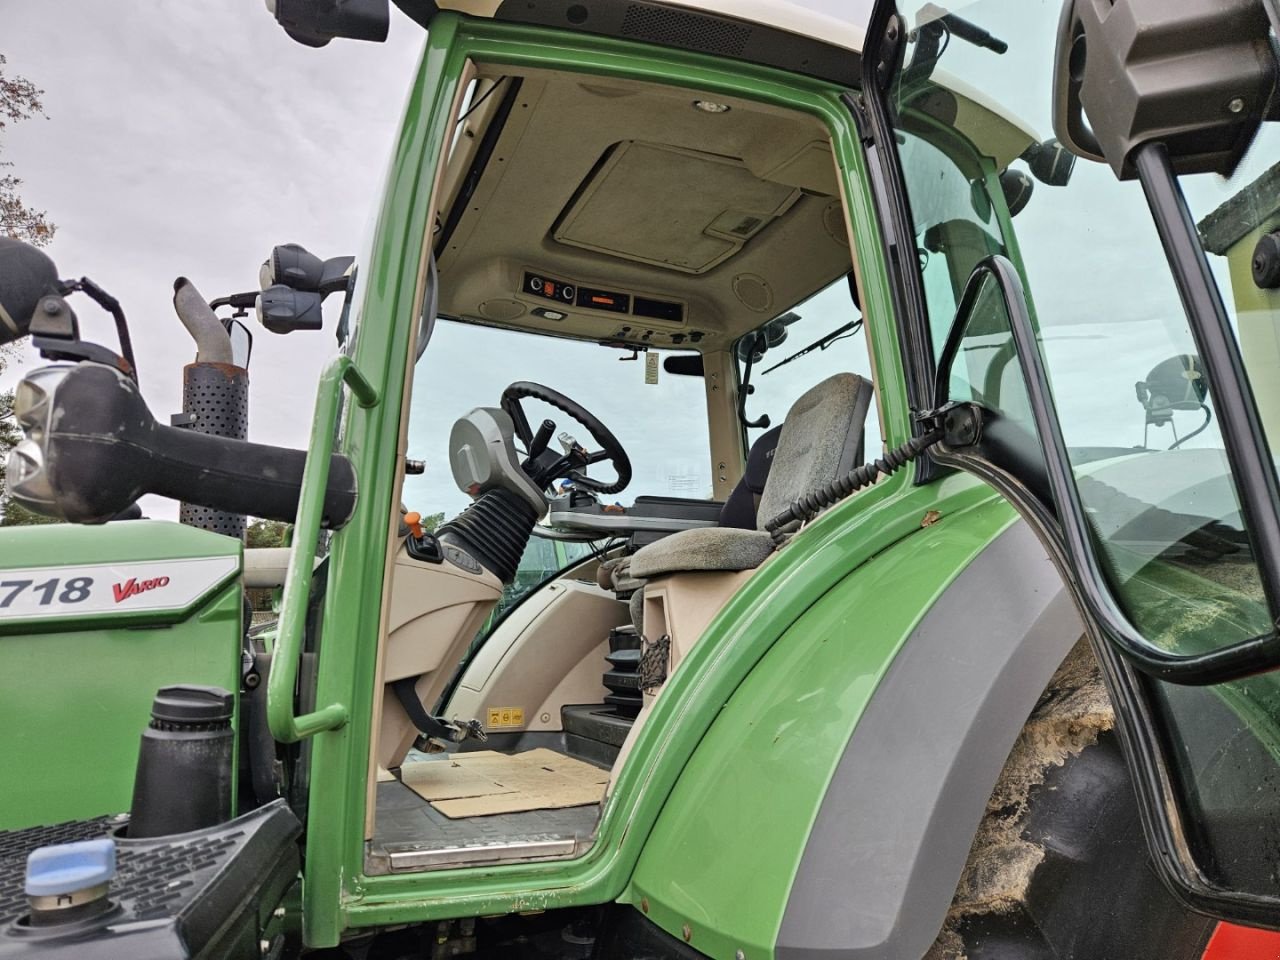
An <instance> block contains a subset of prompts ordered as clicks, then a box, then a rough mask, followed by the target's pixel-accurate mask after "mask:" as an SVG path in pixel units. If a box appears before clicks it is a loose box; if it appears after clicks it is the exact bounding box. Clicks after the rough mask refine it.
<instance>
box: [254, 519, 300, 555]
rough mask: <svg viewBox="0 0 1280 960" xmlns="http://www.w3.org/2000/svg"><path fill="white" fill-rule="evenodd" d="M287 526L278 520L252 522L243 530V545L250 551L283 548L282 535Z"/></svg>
mask: <svg viewBox="0 0 1280 960" xmlns="http://www.w3.org/2000/svg"><path fill="white" fill-rule="evenodd" d="M288 529H289V524H287V523H281V522H280V521H279V520H254V521H253V522H252V523H250V524H249V526H248V527H246V528H245V531H244V545H245V546H246V547H249V548H251V549H256V548H258V547H283V546H284V545H285V542H284V535H285V533H286V532H287V531H288Z"/></svg>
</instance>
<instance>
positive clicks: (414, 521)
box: [404, 510, 422, 540]
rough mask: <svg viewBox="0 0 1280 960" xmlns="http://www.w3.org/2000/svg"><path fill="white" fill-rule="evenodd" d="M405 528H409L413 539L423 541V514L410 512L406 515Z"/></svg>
mask: <svg viewBox="0 0 1280 960" xmlns="http://www.w3.org/2000/svg"><path fill="white" fill-rule="evenodd" d="M404 522H405V526H407V527H408V528H409V533H410V535H412V537H413V539H415V540H421V539H422V514H420V513H419V512H418V511H417V510H410V511H409V512H408V513H406V514H405V515H404Z"/></svg>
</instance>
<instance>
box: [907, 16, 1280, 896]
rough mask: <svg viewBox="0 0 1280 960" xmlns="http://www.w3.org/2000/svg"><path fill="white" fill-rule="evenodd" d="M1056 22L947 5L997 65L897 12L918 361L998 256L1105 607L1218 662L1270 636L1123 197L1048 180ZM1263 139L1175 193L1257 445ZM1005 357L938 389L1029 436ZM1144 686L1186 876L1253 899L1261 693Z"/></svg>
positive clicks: (1270, 796)
mask: <svg viewBox="0 0 1280 960" xmlns="http://www.w3.org/2000/svg"><path fill="white" fill-rule="evenodd" d="M1060 6H1061V5H1060V4H1046V3H1026V2H1021V0H1020V2H1016V3H1015V2H1008V0H983V2H978V3H970V4H959V5H954V6H952V7H951V9H952V12H953V13H956V14H958V15H960V16H962V17H964V18H965V19H968V20H969V21H971V22H973V23H975V24H977V25H979V26H981V27H982V28H984V29H986V30H989V31H990V32H991V33H992V34H994V35H995V36H997V37H998V38H999V39H1000V40H1002V41H1004V42H1005V43H1007V44H1008V49H1007V51H1006V52H1005V53H1003V54H997V53H995V52H994V51H992V50H990V49H985V48H981V47H978V46H975V45H973V44H971V43H969V42H967V41H965V40H964V39H963V38H961V37H958V36H954V35H949V33H948V35H946V36H944V37H943V38H942V42H940V43H938V44H936V45H935V46H934V47H933V49H935V50H940V51H941V53H940V55H938V56H936V57H934V58H929V57H928V56H927V46H928V45H927V44H924V43H920V42H919V41H920V40H921V39H922V38H924V37H926V36H927V34H928V32H929V31H930V30H937V26H936V23H935V24H934V26H932V27H931V26H930V23H931V22H932V21H931V16H932V15H933V14H931V12H930V11H938V8H936V7H935V6H933V5H930V4H925V5H921V4H918V3H911V4H906V5H903V6H902V7H901V8H900V9H902V12H903V13H904V14H905V15H906V18H907V21H908V25H909V27H910V28H911V30H912V32H911V34H909V36H910V37H912V38H913V39H914V40H915V41H916V42H913V43H910V44H909V45H908V50H907V55H906V56H907V65H906V67H905V69H904V70H903V71H901V73H900V74H899V77H898V79H897V82H896V85H895V88H894V89H893V91H892V97H891V99H892V105H893V108H894V110H895V111H896V123H897V125H898V127H899V131H898V132H899V138H900V156H901V162H902V166H903V170H904V173H905V176H906V181H907V189H908V194H909V202H910V206H911V209H912V213H913V220H914V225H915V231H916V244H917V247H918V248H919V250H920V253H919V256H920V259H921V265H922V271H923V278H924V287H925V294H926V298H927V302H928V309H929V319H930V326H931V330H932V339H933V341H934V344H935V349H937V345H938V344H940V343H941V342H942V340H943V339H944V338H945V332H946V328H947V327H948V326H949V324H950V317H951V314H952V312H953V311H954V307H955V304H956V302H957V301H958V300H959V297H960V293H961V290H962V287H963V284H964V282H965V278H966V277H967V275H968V274H967V271H968V269H969V268H970V267H971V266H972V264H973V263H974V262H976V261H977V259H980V257H981V256H984V255H986V253H994V252H1001V253H1003V254H1005V255H1006V256H1008V257H1009V258H1010V259H1011V260H1012V261H1013V262H1014V263H1015V264H1017V265H1018V267H1019V269H1020V270H1021V272H1022V274H1023V279H1024V282H1025V285H1026V288H1027V296H1028V299H1029V303H1028V305H1027V306H1028V309H1029V310H1030V311H1031V314H1032V318H1033V320H1034V322H1035V324H1036V326H1037V328H1038V332H1039V341H1040V349H1041V352H1042V354H1043V356H1044V359H1045V362H1046V365H1047V367H1048V371H1049V375H1050V379H1051V381H1052V387H1053V394H1054V399H1055V403H1056V407H1057V412H1058V416H1059V419H1060V421H1061V425H1062V431H1063V434H1064V437H1065V439H1066V442H1067V445H1068V448H1069V455H1070V458H1071V466H1072V468H1073V470H1074V473H1075V476H1076V480H1077V486H1078V489H1079V491H1080V495H1081V499H1082V501H1083V503H1084V506H1085V509H1086V512H1087V514H1088V518H1089V521H1090V523H1091V525H1092V529H1093V532H1094V535H1095V540H1096V543H1097V544H1098V547H1099V551H1100V554H1101V555H1102V557H1103V560H1104V565H1105V566H1107V568H1108V573H1109V575H1110V577H1111V579H1112V583H1113V587H1114V589H1115V593H1116V595H1117V597H1118V599H1119V600H1120V602H1121V604H1122V606H1123V607H1124V609H1125V612H1126V613H1127V615H1128V616H1129V618H1130V620H1131V621H1132V622H1133V623H1134V624H1135V626H1137V627H1138V628H1139V629H1140V630H1141V631H1142V632H1143V633H1144V635H1146V636H1147V637H1148V638H1149V639H1151V640H1152V641H1153V642H1154V643H1156V644H1157V645H1159V646H1162V647H1164V648H1166V649H1168V650H1170V651H1173V652H1178V653H1183V654H1187V653H1196V652H1203V651H1206V650H1210V649H1217V648H1220V647H1223V646H1226V645H1228V644H1233V643H1236V642H1239V641H1241V640H1243V639H1246V638H1249V637H1253V636H1257V635H1259V634H1262V633H1264V632H1266V631H1268V630H1269V629H1271V628H1272V626H1273V625H1272V624H1271V623H1270V616H1269V613H1268V610H1267V608H1266V605H1265V600H1264V597H1263V594H1262V590H1261V584H1260V579H1259V576H1258V571H1257V568H1256V566H1255V564H1254V560H1253V554H1252V550H1251V546H1250V541H1249V536H1248V531H1247V530H1246V529H1245V527H1244V524H1243V522H1242V520H1241V516H1240V509H1239V505H1238V501H1237V496H1236V491H1235V485H1234V481H1233V478H1232V476H1231V473H1230V470H1229V468H1228V464H1227V460H1226V457H1225V454H1224V452H1223V443H1222V437H1221V434H1220V432H1219V430H1218V424H1217V418H1216V416H1215V413H1214V404H1215V397H1214V385H1213V384H1211V383H1208V382H1207V381H1206V379H1205V377H1204V375H1203V373H1202V371H1201V369H1200V364H1199V360H1198V357H1197V356H1196V350H1195V346H1194V343H1193V340H1192V337H1191V334H1190V330H1189V328H1188V325H1187V322H1186V318H1185V314H1184V312H1183V308H1182V305H1181V301H1180V299H1179V297H1178V293H1177V290H1176V288H1175V286H1174V283H1173V280H1172V277H1171V275H1170V273H1169V270H1168V266H1167V263H1166V260H1165V256H1164V252H1163V248H1162V246H1161V243H1160V240H1159V238H1158V236H1157V234H1156V231H1155V228H1154V226H1153V224H1152V221H1151V218H1150V214H1149V212H1148V209H1147V206H1146V202H1145V199H1144V197H1143V193H1142V190H1141V188H1140V186H1139V185H1138V184H1137V183H1136V182H1123V183H1122V182H1120V181H1118V180H1117V179H1116V177H1115V175H1114V174H1113V173H1112V171H1111V169H1110V168H1109V167H1108V166H1106V165H1103V164H1097V163H1092V162H1089V161H1078V162H1076V163H1075V165H1074V169H1073V170H1072V172H1071V175H1070V178H1069V180H1068V182H1066V183H1065V184H1063V183H1061V179H1062V178H1061V177H1060V176H1055V172H1059V173H1060V170H1061V167H1060V166H1058V165H1057V164H1056V163H1055V160H1057V161H1060V160H1061V159H1062V158H1061V157H1060V156H1058V155H1057V154H1056V153H1055V145H1054V144H1053V143H1052V142H1048V141H1049V138H1051V137H1052V124H1051V112H1050V111H1051V105H1052V99H1051V84H1052V65H1053V63H1054V43H1055V39H1056V35H1057V20H1058V16H1059V13H1060ZM977 91H982V92H981V93H979V92H977ZM921 141H923V143H922V142H921ZM1278 141H1280V132H1278V131H1275V130H1267V131H1265V132H1264V134H1263V135H1262V137H1261V140H1260V143H1258V144H1255V145H1254V147H1253V150H1252V152H1251V154H1250V158H1249V159H1248V160H1247V161H1246V162H1245V163H1244V164H1243V165H1242V167H1241V169H1240V171H1239V172H1238V173H1237V174H1236V175H1235V176H1233V177H1231V178H1229V179H1223V178H1219V177H1214V176H1209V175H1204V176H1198V177H1189V178H1184V188H1185V190H1186V191H1187V194H1188V196H1189V198H1190V200H1191V203H1192V205H1193V208H1194V209H1195V210H1196V213H1197V217H1198V219H1199V221H1200V224H1199V226H1200V232H1201V235H1202V237H1204V238H1205V241H1206V246H1207V248H1208V249H1209V250H1210V252H1211V254H1212V255H1213V258H1214V270H1215V272H1216V274H1217V276H1218V277H1219V282H1220V283H1221V284H1222V287H1223V291H1224V294H1225V296H1226V298H1227V300H1228V302H1229V303H1230V304H1232V305H1233V306H1234V308H1235V310H1236V321H1235V322H1236V326H1237V329H1238V330H1239V333H1240V336H1241V339H1242V343H1243V345H1244V347H1245V358H1246V366H1247V368H1248V372H1249V373H1250V375H1251V376H1252V377H1253V378H1254V384H1255V390H1256V392H1258V393H1259V395H1260V397H1261V403H1262V406H1263V418H1264V422H1265V424H1266V426H1267V428H1268V430H1270V429H1271V428H1272V425H1273V424H1277V423H1280V387H1276V386H1275V384H1277V383H1280V380H1278V379H1277V378H1276V376H1275V373H1276V372H1277V371H1280V346H1277V344H1278V343H1280V297H1276V296H1273V294H1274V291H1271V290H1266V291H1261V290H1259V289H1258V288H1257V286H1256V285H1255V284H1253V282H1252V276H1251V274H1250V266H1249V262H1250V257H1251V255H1252V252H1253V250H1254V247H1255V245H1256V243H1257V240H1258V238H1259V237H1260V236H1261V235H1262V234H1264V233H1265V232H1266V231H1268V230H1274V229H1276V228H1277V227H1278V226H1280V190H1276V189H1274V188H1272V187H1269V186H1267V184H1269V183H1273V182H1280V178H1277V179H1276V180H1271V179H1269V177H1270V176H1271V175H1272V174H1273V173H1274V170H1273V168H1272V167H1271V164H1272V163H1273V162H1274V158H1275V156H1276V155H1277V147H1280V142H1278ZM1028 183H1029V184H1030V185H1031V195H1030V199H1029V200H1027V201H1026V202H1025V204H1022V203H1021V202H1020V203H1019V204H1018V212H1017V214H1016V216H1012V215H1011V214H1010V205H1009V204H1008V203H1007V201H1006V195H1008V196H1017V195H1019V193H1023V194H1025V190H1024V189H1022V188H1024V187H1025V185H1026V184H1028ZM1251 185H1253V186H1251ZM979 192H981V193H982V194H983V196H982V197H981V198H980V197H979ZM942 193H945V194H946V196H945V197H940V194H942ZM988 204H989V205H990V209H991V216H989V217H988V216H986V215H985V214H986V208H987V205H988ZM997 247H998V248H999V249H996V248H997ZM940 257H941V258H943V260H944V262H945V264H946V266H947V269H946V270H945V271H944V270H940V269H938V264H937V260H938V258H940ZM978 334H981V335H978ZM1007 341H1008V337H1007V334H1000V333H995V332H988V331H975V336H973V337H971V338H968V339H967V340H966V342H965V344H964V346H963V348H962V351H961V358H960V361H959V364H958V366H959V367H960V368H961V370H960V371H959V372H958V374H957V376H958V377H959V379H960V381H961V382H960V383H954V382H953V387H963V388H964V389H965V390H966V391H968V392H969V395H971V396H973V397H974V398H975V399H980V400H981V401H982V402H983V403H984V404H986V405H988V406H990V407H992V408H993V409H996V410H999V411H1000V412H1001V414H1002V415H1004V416H1005V417H1006V418H1007V419H1008V420H1009V421H1012V422H1017V423H1021V424H1023V425H1026V427H1027V429H1028V430H1030V426H1029V424H1030V416H1029V412H1028V410H1027V408H1026V401H1025V392H1024V391H1023V390H1022V389H1021V385H1020V384H1019V385H1018V386H1017V387H1014V386H1012V385H1011V384H1010V377H1014V376H1019V377H1020V373H1018V372H1017V364H1016V362H1009V361H1011V360H1012V359H1013V354H1012V350H1011V348H1010V347H1009V345H1008V342H1007ZM1273 394H1274V401H1273V400H1272V395H1273ZM1030 436H1032V437H1034V431H1031V433H1030ZM1149 687H1150V690H1151V693H1152V697H1153V701H1154V704H1155V706H1156V709H1157V711H1158V712H1159V714H1160V716H1161V718H1162V720H1163V722H1164V725H1165V727H1166V729H1167V731H1168V733H1169V742H1170V744H1171V745H1172V748H1171V752H1170V759H1171V760H1172V761H1173V766H1174V769H1175V774H1176V776H1177V778H1178V780H1179V783H1180V786H1181V790H1182V800H1183V809H1184V810H1185V811H1186V812H1188V813H1190V814H1191V815H1190V816H1188V817H1187V818H1186V819H1185V823H1184V828H1185V829H1186V830H1187V831H1188V834H1189V837H1190V839H1191V840H1192V841H1193V843H1196V844H1197V851H1196V852H1197V859H1198V860H1199V862H1200V866H1201V868H1202V869H1203V870H1205V872H1206V874H1207V875H1209V876H1210V877H1211V878H1212V880H1213V881H1214V882H1219V883H1222V884H1226V885H1230V886H1233V887H1236V888H1237V889H1245V890H1252V891H1255V892H1258V893H1263V892H1265V893H1268V894H1271V895H1274V871H1275V861H1274V858H1268V857H1263V856H1259V855H1258V854H1259V851H1258V849H1257V848H1256V846H1255V845H1256V843H1257V841H1258V840H1259V839H1260V838H1261V837H1262V836H1266V837H1267V838H1269V840H1268V842H1272V843H1274V811H1275V809H1276V808H1277V804H1278V803H1280V749H1277V745H1280V677H1278V675H1276V674H1273V675H1269V676H1263V677H1256V678H1251V679H1248V680H1243V681H1238V682H1234V683H1228V684H1220V685H1218V686H1215V687H1212V688H1208V689H1192V688H1180V687H1174V686H1171V685H1167V684H1163V683H1159V682H1154V681H1151V682H1150V683H1149ZM1263 831H1266V832H1265V834H1264V833H1263Z"/></svg>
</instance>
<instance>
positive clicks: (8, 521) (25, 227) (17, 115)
mask: <svg viewBox="0 0 1280 960" xmlns="http://www.w3.org/2000/svg"><path fill="white" fill-rule="evenodd" d="M7 62H8V61H6V60H5V58H4V56H3V55H0V133H4V131H5V129H6V128H7V127H8V125H9V124H10V123H17V122H18V121H20V120H30V119H32V118H33V117H42V116H44V115H45V112H44V105H43V104H42V103H41V102H40V95H41V94H42V93H43V92H44V91H42V90H40V89H38V88H37V87H36V85H35V84H33V83H32V82H31V81H30V80H27V79H25V78H23V77H10V76H8V75H7V74H6V73H5V71H4V67H5V64H6V63H7ZM11 166H12V164H11V163H7V162H5V161H3V160H0V234H3V235H4V236H6V237H13V238H15V239H18V240H24V241H26V242H27V243H30V244H34V245H35V246H37V247H43V246H46V245H47V244H48V243H49V241H50V240H52V239H53V233H54V231H55V230H56V229H57V228H56V227H55V226H54V224H52V223H50V222H49V219H48V217H46V216H45V213H44V211H43V210H36V209H34V208H32V207H29V206H27V205H26V204H25V203H24V202H23V201H22V197H21V196H19V194H18V188H19V187H21V186H22V181H21V180H20V179H19V178H18V177H15V176H14V175H13V174H11V173H8V172H6V168H8V167H11ZM13 356H14V351H13V347H12V345H9V347H8V348H6V347H0V373H3V372H4V368H5V366H6V364H7V363H8V361H10V360H12V359H13ZM21 439H22V433H21V431H20V430H19V429H18V425H17V424H16V423H15V422H14V419H13V391H12V390H10V391H5V392H0V526H16V525H19V524H33V523H53V522H54V521H52V520H50V519H49V518H47V517H41V516H39V515H37V514H34V513H32V512H31V511H29V510H26V509H24V508H23V507H21V506H19V505H18V504H16V503H12V502H11V501H10V500H9V498H8V496H6V493H5V486H4V479H5V470H4V468H5V460H6V458H7V457H8V455H9V451H10V450H11V449H12V448H13V446H14V444H16V443H17V442H18V441H19V440H21Z"/></svg>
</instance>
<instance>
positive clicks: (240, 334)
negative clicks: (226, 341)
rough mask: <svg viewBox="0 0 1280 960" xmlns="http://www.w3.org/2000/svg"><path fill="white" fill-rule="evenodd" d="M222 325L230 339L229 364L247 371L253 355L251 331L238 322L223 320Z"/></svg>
mask: <svg viewBox="0 0 1280 960" xmlns="http://www.w3.org/2000/svg"><path fill="white" fill-rule="evenodd" d="M223 323H224V324H225V325H226V328H227V335H228V336H230V337H231V363H232V364H233V365H234V366H237V367H240V368H241V369H242V370H248V369H249V358H250V357H251V356H252V355H253V331H252V330H250V329H249V328H248V327H247V326H246V325H245V324H243V323H241V322H240V321H239V320H225V321H223Z"/></svg>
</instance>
